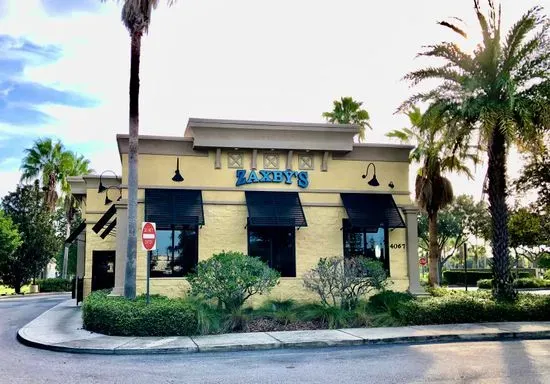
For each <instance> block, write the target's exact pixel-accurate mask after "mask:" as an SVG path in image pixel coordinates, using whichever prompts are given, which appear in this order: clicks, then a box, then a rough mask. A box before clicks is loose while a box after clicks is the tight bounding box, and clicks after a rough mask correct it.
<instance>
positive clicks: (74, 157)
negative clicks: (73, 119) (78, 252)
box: [61, 152, 93, 279]
mask: <svg viewBox="0 0 550 384" xmlns="http://www.w3.org/2000/svg"><path fill="white" fill-rule="evenodd" d="M63 165H64V166H63V177H62V178H61V191H62V192H63V195H64V207H65V215H66V224H65V225H66V237H69V235H70V234H71V226H72V223H73V220H74V215H75V213H76V210H77V209H78V202H77V201H76V199H75V198H74V197H73V195H72V194H71V187H70V185H69V183H68V181H67V177H69V176H81V175H88V174H90V173H92V172H93V169H91V168H90V160H88V159H86V158H85V157H84V156H82V155H78V154H76V153H74V152H65V153H64V162H63ZM68 262H69V244H65V248H64V250H63V272H62V275H61V276H62V277H63V278H64V279H66V278H67V265H68Z"/></svg>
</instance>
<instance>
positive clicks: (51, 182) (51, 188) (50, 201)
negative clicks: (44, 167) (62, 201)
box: [46, 173, 57, 212]
mask: <svg viewBox="0 0 550 384" xmlns="http://www.w3.org/2000/svg"><path fill="white" fill-rule="evenodd" d="M56 184H57V179H56V177H55V174H53V173H50V175H49V177H48V187H47V188H48V190H47V192H46V206H47V207H48V209H49V210H50V212H53V211H54V210H55V204H56V203H57V192H56V191H55V186H56Z"/></svg>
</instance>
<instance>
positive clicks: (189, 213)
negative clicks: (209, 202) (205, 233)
mask: <svg viewBox="0 0 550 384" xmlns="http://www.w3.org/2000/svg"><path fill="white" fill-rule="evenodd" d="M145 219H146V220H147V221H150V222H153V223H156V225H157V228H158V227H169V226H171V225H204V212H203V208H202V193H201V191H198V190H186V189H146V190H145Z"/></svg>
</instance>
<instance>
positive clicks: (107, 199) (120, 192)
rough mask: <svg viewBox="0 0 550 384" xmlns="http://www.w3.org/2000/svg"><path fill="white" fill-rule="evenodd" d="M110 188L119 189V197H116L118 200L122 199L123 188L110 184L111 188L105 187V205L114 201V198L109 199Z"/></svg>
mask: <svg viewBox="0 0 550 384" xmlns="http://www.w3.org/2000/svg"><path fill="white" fill-rule="evenodd" d="M109 189H117V190H118V198H117V199H116V201H120V199H122V189H121V188H120V187H115V186H114V185H113V186H110V187H109V188H105V190H106V191H107V192H106V193H105V205H107V204H111V203H112V202H113V200H111V199H109Z"/></svg>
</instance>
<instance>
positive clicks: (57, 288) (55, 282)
mask: <svg viewBox="0 0 550 384" xmlns="http://www.w3.org/2000/svg"><path fill="white" fill-rule="evenodd" d="M36 284H38V287H39V290H40V292H70V291H71V281H70V280H66V279H61V278H55V279H44V280H36Z"/></svg>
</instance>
